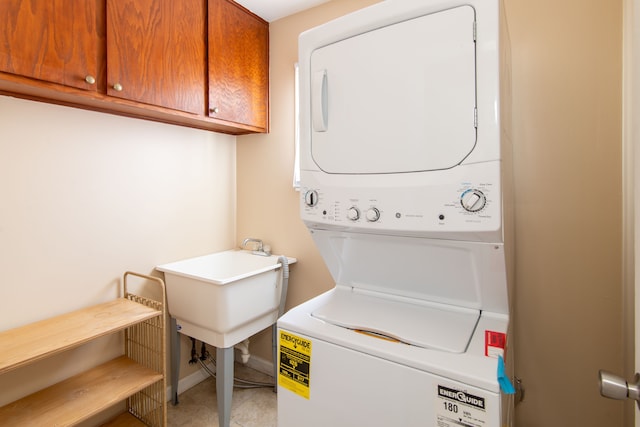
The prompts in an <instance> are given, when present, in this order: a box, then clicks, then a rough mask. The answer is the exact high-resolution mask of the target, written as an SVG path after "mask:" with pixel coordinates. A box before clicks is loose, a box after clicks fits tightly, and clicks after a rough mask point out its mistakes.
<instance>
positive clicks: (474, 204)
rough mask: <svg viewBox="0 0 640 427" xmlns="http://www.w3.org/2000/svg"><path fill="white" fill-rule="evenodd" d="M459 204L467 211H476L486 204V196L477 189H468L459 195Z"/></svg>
mask: <svg viewBox="0 0 640 427" xmlns="http://www.w3.org/2000/svg"><path fill="white" fill-rule="evenodd" d="M460 204H462V207H463V208H464V209H465V210H466V211H468V212H478V211H480V210H482V208H484V206H485V205H486V204H487V196H485V195H484V193H483V192H482V191H480V190H477V189H475V188H474V189H469V190H467V191H465V192H464V193H462V196H460Z"/></svg>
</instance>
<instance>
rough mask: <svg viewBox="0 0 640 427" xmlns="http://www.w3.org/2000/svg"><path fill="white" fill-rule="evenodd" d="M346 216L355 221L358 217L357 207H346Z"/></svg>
mask: <svg viewBox="0 0 640 427" xmlns="http://www.w3.org/2000/svg"><path fill="white" fill-rule="evenodd" d="M347 218H349V219H350V220H351V221H357V220H358V219H360V211H359V210H358V208H356V207H355V206H352V207H350V208H349V209H347Z"/></svg>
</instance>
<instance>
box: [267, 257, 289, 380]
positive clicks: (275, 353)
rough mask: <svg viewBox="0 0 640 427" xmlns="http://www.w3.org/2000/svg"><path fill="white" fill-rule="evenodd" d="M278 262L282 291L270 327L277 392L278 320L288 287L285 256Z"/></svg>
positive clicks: (279, 258) (287, 267)
mask: <svg viewBox="0 0 640 427" xmlns="http://www.w3.org/2000/svg"><path fill="white" fill-rule="evenodd" d="M278 262H279V263H280V264H281V265H282V276H281V277H282V282H281V285H282V289H280V306H279V307H278V317H277V318H276V322H275V323H274V324H273V325H272V326H271V330H272V337H271V341H272V343H271V344H272V350H273V381H274V384H273V391H274V392H275V393H277V392H278V351H277V350H278V319H279V318H280V316H282V315H283V314H284V305H285V302H286V300H287V288H288V287H289V260H288V259H287V257H286V256H280V257H278Z"/></svg>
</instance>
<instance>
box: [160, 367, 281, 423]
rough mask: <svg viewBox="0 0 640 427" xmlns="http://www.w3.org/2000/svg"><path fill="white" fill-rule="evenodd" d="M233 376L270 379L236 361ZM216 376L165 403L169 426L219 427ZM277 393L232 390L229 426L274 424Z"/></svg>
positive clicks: (267, 390) (257, 390)
mask: <svg viewBox="0 0 640 427" xmlns="http://www.w3.org/2000/svg"><path fill="white" fill-rule="evenodd" d="M235 370H236V377H239V378H242V379H250V380H254V381H261V382H273V378H272V377H269V376H267V375H264V374H262V373H260V372H257V371H254V370H252V369H249V368H246V367H244V366H242V365H239V364H237V363H236V365H235ZM215 388H216V387H215V379H213V378H208V379H206V380H205V381H203V382H201V383H200V384H198V385H196V386H195V387H192V388H190V389H189V390H187V391H185V392H184V393H182V394H181V395H179V396H178V400H179V402H180V403H179V404H178V405H176V406H173V405H172V404H171V403H169V404H168V408H167V425H168V426H169V427H218V409H217V404H216V391H215ZM276 396H277V395H276V393H274V391H273V388H253V389H242V388H237V387H236V388H234V389H233V398H232V401H231V426H230V427H276V424H277V421H276V416H277V412H276Z"/></svg>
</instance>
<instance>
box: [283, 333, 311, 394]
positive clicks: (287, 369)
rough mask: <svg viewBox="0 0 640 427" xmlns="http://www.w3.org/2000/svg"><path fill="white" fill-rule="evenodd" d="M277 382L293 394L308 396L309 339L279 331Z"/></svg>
mask: <svg viewBox="0 0 640 427" xmlns="http://www.w3.org/2000/svg"><path fill="white" fill-rule="evenodd" d="M278 359H279V365H278V384H279V385H280V386H281V387H284V388H286V389H287V390H290V391H292V392H294V393H295V394H297V395H299V396H302V397H304V398H305V399H308V398H309V371H310V368H311V341H310V340H308V339H305V338H302V337H299V336H297V335H294V334H291V333H289V332H285V331H280V356H279V358H278Z"/></svg>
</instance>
